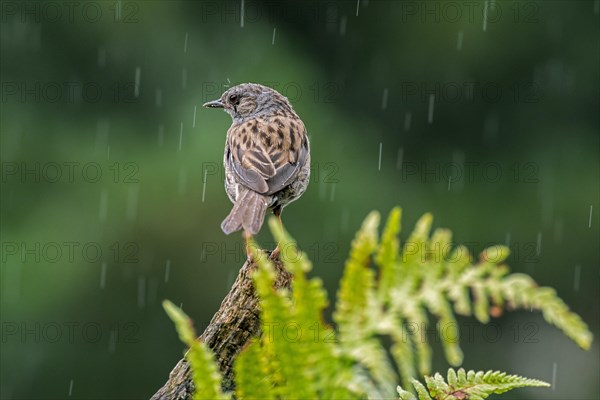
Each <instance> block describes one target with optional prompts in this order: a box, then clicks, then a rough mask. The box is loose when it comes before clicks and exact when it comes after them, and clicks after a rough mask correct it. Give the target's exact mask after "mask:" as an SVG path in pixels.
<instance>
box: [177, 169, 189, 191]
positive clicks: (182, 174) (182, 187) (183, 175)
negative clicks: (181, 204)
mask: <svg viewBox="0 0 600 400" xmlns="http://www.w3.org/2000/svg"><path fill="white" fill-rule="evenodd" d="M178 183H179V185H178V187H177V193H178V194H179V195H180V196H182V195H184V194H185V193H186V191H187V184H188V178H187V169H185V168H181V169H180V170H179V181H178Z"/></svg>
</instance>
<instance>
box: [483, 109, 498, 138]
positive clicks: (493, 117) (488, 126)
mask: <svg viewBox="0 0 600 400" xmlns="http://www.w3.org/2000/svg"><path fill="white" fill-rule="evenodd" d="M499 125H500V121H499V119H498V114H496V113H490V114H488V115H486V116H485V120H484V124H483V137H484V139H485V141H486V142H487V143H488V144H489V145H493V144H495V143H496V140H497V138H498V132H499V131H500V129H499Z"/></svg>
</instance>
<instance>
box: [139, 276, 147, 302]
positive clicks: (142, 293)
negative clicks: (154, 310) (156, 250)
mask: <svg viewBox="0 0 600 400" xmlns="http://www.w3.org/2000/svg"><path fill="white" fill-rule="evenodd" d="M137 305H138V307H139V308H144V306H145V305H146V277H145V276H140V277H138V292H137Z"/></svg>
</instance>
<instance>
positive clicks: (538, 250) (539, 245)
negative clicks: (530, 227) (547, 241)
mask: <svg viewBox="0 0 600 400" xmlns="http://www.w3.org/2000/svg"><path fill="white" fill-rule="evenodd" d="M541 253H542V232H538V234H537V243H536V246H535V254H536V255H537V256H538V257H539V256H540V254H541Z"/></svg>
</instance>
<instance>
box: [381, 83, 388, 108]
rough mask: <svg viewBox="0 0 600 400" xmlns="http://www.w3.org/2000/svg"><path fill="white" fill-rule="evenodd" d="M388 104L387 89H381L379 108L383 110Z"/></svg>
mask: <svg viewBox="0 0 600 400" xmlns="http://www.w3.org/2000/svg"><path fill="white" fill-rule="evenodd" d="M387 104H388V88H385V89H383V96H382V97H381V108H382V109H383V110H385V109H386V108H387Z"/></svg>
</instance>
